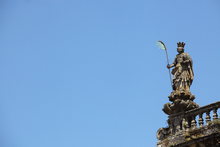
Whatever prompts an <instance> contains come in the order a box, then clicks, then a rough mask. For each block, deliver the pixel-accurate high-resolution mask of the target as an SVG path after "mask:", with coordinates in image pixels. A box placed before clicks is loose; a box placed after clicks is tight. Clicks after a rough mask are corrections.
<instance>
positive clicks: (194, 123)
mask: <svg viewBox="0 0 220 147" xmlns="http://www.w3.org/2000/svg"><path fill="white" fill-rule="evenodd" d="M196 123H197V122H196V116H192V121H191V127H192V128H196V126H197V124H196Z"/></svg>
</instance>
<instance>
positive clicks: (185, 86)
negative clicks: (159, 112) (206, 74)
mask: <svg viewBox="0 0 220 147" xmlns="http://www.w3.org/2000/svg"><path fill="white" fill-rule="evenodd" d="M184 46H185V43H184V42H178V43H177V52H178V54H177V55H176V58H175V60H174V62H173V64H170V65H169V64H168V65H167V68H168V69H169V68H173V69H172V72H171V73H172V75H173V80H172V88H173V91H172V92H171V94H170V96H169V99H170V101H171V102H173V103H172V104H170V103H167V104H165V105H164V109H163V111H164V112H165V113H166V114H168V115H170V114H174V113H178V112H181V111H187V110H191V109H194V108H197V107H198V105H197V104H196V103H195V102H193V100H194V99H195V96H194V95H192V94H191V92H190V86H191V84H192V82H193V79H194V73H193V62H192V59H191V57H190V56H189V54H187V53H185V52H184Z"/></svg>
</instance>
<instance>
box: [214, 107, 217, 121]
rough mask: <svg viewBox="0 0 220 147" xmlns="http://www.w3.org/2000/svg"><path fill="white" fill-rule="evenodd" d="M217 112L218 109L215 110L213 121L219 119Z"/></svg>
mask: <svg viewBox="0 0 220 147" xmlns="http://www.w3.org/2000/svg"><path fill="white" fill-rule="evenodd" d="M217 110H218V108H214V109H213V120H216V119H218V114H217Z"/></svg>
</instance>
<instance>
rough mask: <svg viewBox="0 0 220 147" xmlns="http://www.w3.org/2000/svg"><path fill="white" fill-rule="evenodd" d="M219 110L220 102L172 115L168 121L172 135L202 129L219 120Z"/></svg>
mask: <svg viewBox="0 0 220 147" xmlns="http://www.w3.org/2000/svg"><path fill="white" fill-rule="evenodd" d="M218 108H220V102H216V103H212V104H210V105H206V106H203V107H199V108H196V109H193V110H190V111H187V112H181V113H177V114H173V115H170V116H169V119H168V124H169V130H170V133H171V134H175V133H177V132H179V131H182V130H189V129H195V128H200V127H203V126H206V125H208V124H209V123H210V122H212V121H215V120H218V119H219V118H218V113H217V111H218ZM211 114H212V115H211Z"/></svg>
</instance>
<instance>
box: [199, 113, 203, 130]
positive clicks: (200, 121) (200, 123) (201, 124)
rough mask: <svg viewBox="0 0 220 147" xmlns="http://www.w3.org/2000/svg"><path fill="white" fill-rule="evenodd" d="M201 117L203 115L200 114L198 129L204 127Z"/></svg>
mask: <svg viewBox="0 0 220 147" xmlns="http://www.w3.org/2000/svg"><path fill="white" fill-rule="evenodd" d="M202 115H203V113H200V114H199V126H200V127H202V126H203V125H204V122H203V118H202Z"/></svg>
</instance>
